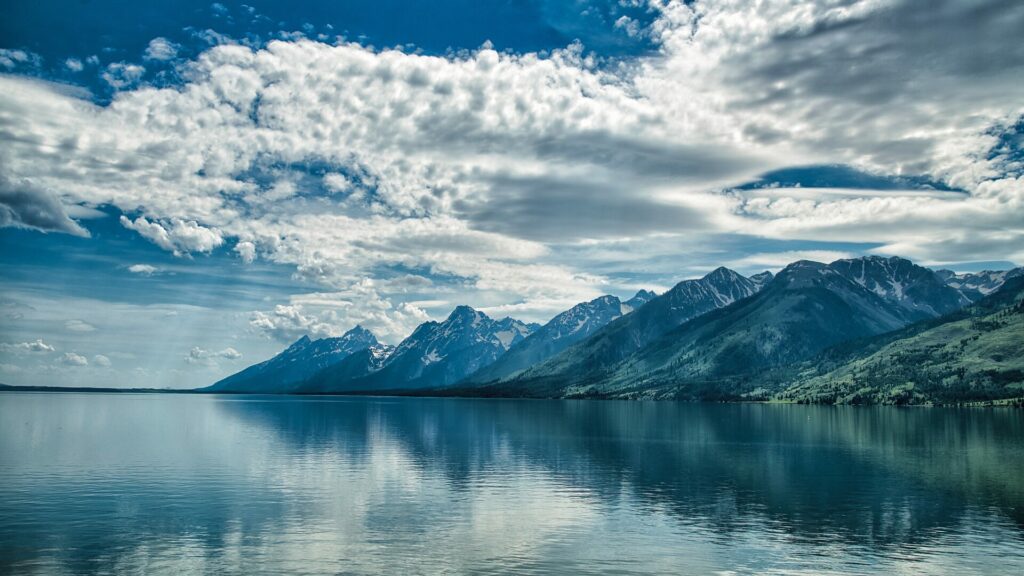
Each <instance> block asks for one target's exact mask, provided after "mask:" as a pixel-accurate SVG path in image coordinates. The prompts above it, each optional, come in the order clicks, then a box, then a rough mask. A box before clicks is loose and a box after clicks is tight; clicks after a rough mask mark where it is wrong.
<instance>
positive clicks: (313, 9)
mask: <svg viewBox="0 0 1024 576" xmlns="http://www.w3.org/2000/svg"><path fill="white" fill-rule="evenodd" d="M1022 25H1024V8H1022V7H1021V5H1020V4H1019V3H1014V2H1005V1H999V0H971V1H969V2H954V1H940V2H937V3H935V4H934V5H932V6H930V7H929V8H928V9H927V10H924V9H922V8H921V6H920V5H919V4H918V3H915V2H909V1H907V2H903V1H894V2H891V3H887V4H885V5H881V4H877V3H869V2H850V3H835V2H824V1H822V2H802V1H801V2H798V1H796V0H793V1H790V0H772V1H770V2H766V3H763V4H762V5H760V6H759V7H756V8H755V7H753V6H747V5H745V4H744V3H730V2H717V1H712V0H707V1H698V2H686V3H681V2H674V1H670V0H658V1H655V2H646V1H641V0H619V1H605V2H589V1H588V2H584V1H570V2H546V1H533V2H531V1H525V0H523V1H515V0H506V1H501V2H463V1H450V2H435V3H412V2H398V1H374V2H369V1H367V2H303V3H297V2H288V3H284V2H255V1H253V2H248V3H246V4H237V3H231V2H222V3H209V2H162V1H156V2H146V3H138V2H103V1H93V2H88V3H83V2H80V1H49V2H47V1H42V2H34V3H20V4H18V5H12V6H10V7H8V9H7V11H6V14H5V18H4V19H3V20H0V84H2V86H0V132H2V134H3V138H2V140H3V141H4V144H2V145H0V261H2V265H3V276H2V278H0V290H2V294H0V305H2V310H0V313H2V314H3V315H4V320H3V322H2V324H0V370H2V371H0V382H8V383H19V384H53V385H112V386H171V387H182V388H187V387H195V386H201V385H205V384H208V383H209V382H212V381H213V380H215V379H217V378H219V377H220V376H223V375H225V374H228V373H230V372H233V371H236V370H237V369H239V368H241V367H244V366H245V365H248V364H250V363H253V362H255V361H259V360H262V359H265V358H267V357H269V356H270V355H272V354H274V353H275V352H277V351H279V350H280V349H281V348H282V347H284V346H285V345H286V344H287V343H288V342H290V341H292V340H294V339H295V338H298V337H299V336H301V335H302V334H306V333H308V334H310V335H311V336H314V337H321V336H328V335H336V334H340V333H342V332H344V331H346V330H347V329H349V328H351V327H352V326H353V325H354V324H356V323H361V324H363V325H364V326H367V327H368V328H370V329H371V330H373V331H374V332H375V333H376V334H377V335H378V337H379V338H381V339H382V340H385V341H388V342H392V343H394V342H397V341H398V340H400V339H401V338H402V337H404V336H405V335H407V334H408V333H409V332H410V331H411V330H412V329H413V328H414V327H415V326H416V325H417V324H418V323H420V322H423V321H425V320H427V319H440V318H443V317H444V316H446V315H447V314H448V312H449V311H450V310H451V309H452V308H453V307H454V306H456V305H458V304H469V305H472V306H474V307H478V308H481V309H484V310H485V311H487V312H488V313H490V314H492V315H495V316H504V315H512V316H515V317H517V318H521V319H523V320H527V321H541V322H543V321H544V320H546V319H548V318H550V317H551V316H552V315H554V314H555V313H557V312H559V311H561V310H563V309H565V308H568V307H569V306H571V305H572V304H574V303H576V302H579V301H582V300H588V299H591V298H593V297H596V296H598V295H600V294H604V293H612V294H616V295H620V296H629V295H631V294H632V293H633V292H635V291H636V290H638V289H640V288H653V289H656V290H664V289H665V288H667V287H669V286H671V285H672V284H674V283H675V282H677V281H678V280H681V279H684V278H689V277H694V276H698V275H701V274H703V273H704V272H706V271H707V270H709V269H712V268H714V267H716V266H719V265H727V266H730V267H733V268H735V269H737V270H738V271H740V272H743V273H754V272H757V271H760V270H764V269H773V270H774V269H778V268H780V267H782V266H784V265H785V264H786V263H788V262H790V261H793V260H796V259H800V258H809V259H816V260H823V261H829V260H832V259H836V258H842V257H849V256H858V255H863V254H884V255H892V254H896V255H902V256H906V257H909V258H912V259H914V260H915V261H918V262H921V263H923V264H926V265H929V266H934V267H950V268H953V269H956V270H960V271H968V270H979V269H986V268H990V269H992V268H995V269H1001V268H1008V267H1011V266H1014V265H1020V264H1022V263H1024V185H1022V176H1024V169H1022V166H1024V154H1022V140H1021V137H1022V136H1021V135H1022V133H1024V123H1022V118H1024V108H1022V107H1021V104H1020V102H1024V93H1022V92H1024V85H1022V83H1021V82H1020V78H1021V77H1022V74H1024V48H1022V47H1021V46H1020V45H1019V42H1017V41H1016V38H1015V37H1016V36H1018V34H1015V31H1019V30H1020V29H1022Z"/></svg>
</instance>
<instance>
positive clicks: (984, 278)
mask: <svg viewBox="0 0 1024 576" xmlns="http://www.w3.org/2000/svg"><path fill="white" fill-rule="evenodd" d="M935 274H936V276H938V277H939V278H940V279H942V280H943V281H944V282H945V283H946V284H947V285H948V286H950V287H951V288H954V289H956V290H957V291H959V292H960V293H961V294H963V295H964V296H966V297H967V298H969V299H970V300H971V301H973V302H976V301H978V300H981V299H982V298H984V297H985V296H988V295H989V294H992V293H993V292H995V291H996V290H999V289H1000V288H1001V287H1002V286H1003V283H1005V282H1006V281H1007V280H1009V279H1011V278H1019V277H1021V276H1024V268H1013V269H1011V270H985V271H983V272H969V273H965V274H957V273H956V272H953V271H952V270H938V271H936V272H935Z"/></svg>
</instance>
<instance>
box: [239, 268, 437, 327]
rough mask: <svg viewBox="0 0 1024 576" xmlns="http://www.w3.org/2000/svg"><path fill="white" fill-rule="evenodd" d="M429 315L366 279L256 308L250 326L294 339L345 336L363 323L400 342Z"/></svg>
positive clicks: (364, 325)
mask: <svg viewBox="0 0 1024 576" xmlns="http://www.w3.org/2000/svg"><path fill="white" fill-rule="evenodd" d="M429 319H430V317H429V316H428V315H427V313H426V312H425V311H423V310H422V309H421V308H419V307H417V306H416V305H414V304H413V303H410V302H403V303H400V304H398V305H393V304H392V303H391V301H390V300H389V299H387V298H384V297H382V296H381V295H380V293H379V291H378V286H377V283H375V282H374V281H372V280H369V279H364V280H362V281H360V282H357V283H354V284H353V285H351V286H349V287H348V288H347V290H344V291H337V292H329V293H327V292H315V293H309V294H301V295H296V296H293V297H292V298H291V300H290V302H289V303H288V304H279V305H277V306H275V307H274V309H273V310H271V311H267V312H263V311H255V312H253V314H252V319H251V321H250V326H251V327H252V328H253V329H254V330H256V331H257V332H260V333H263V334H266V335H267V336H270V337H272V338H275V339H277V340H280V341H282V342H292V341H294V340H296V339H298V338H299V337H301V336H304V335H309V336H310V337H311V338H325V337H331V336H341V335H342V334H343V333H345V332H346V331H348V330H349V329H350V328H352V327H353V326H355V325H356V324H359V325H362V326H363V327H364V328H366V329H368V330H370V331H371V332H373V333H374V335H375V336H377V338H379V339H380V340H382V341H384V342H392V343H397V342H398V341H399V340H401V339H402V338H404V337H405V336H407V335H409V333H410V332H412V330H413V329H414V328H415V327H416V326H418V325H419V324H422V323H423V322H426V321H427V320H429Z"/></svg>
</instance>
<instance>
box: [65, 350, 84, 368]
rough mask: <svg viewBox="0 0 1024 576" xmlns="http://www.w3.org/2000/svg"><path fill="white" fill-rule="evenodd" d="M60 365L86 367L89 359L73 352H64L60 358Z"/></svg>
mask: <svg viewBox="0 0 1024 576" xmlns="http://www.w3.org/2000/svg"><path fill="white" fill-rule="evenodd" d="M60 362H61V364H64V365H66V366H88V365H89V359H88V358H86V357H85V356H82V355H80V354H75V353H74V352H65V353H64V355H63V356H61V358H60Z"/></svg>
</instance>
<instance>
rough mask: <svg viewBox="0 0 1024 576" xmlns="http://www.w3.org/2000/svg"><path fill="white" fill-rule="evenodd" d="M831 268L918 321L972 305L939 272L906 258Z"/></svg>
mask: <svg viewBox="0 0 1024 576" xmlns="http://www.w3.org/2000/svg"><path fill="white" fill-rule="evenodd" d="M829 268H832V269H833V270H835V271H836V272H839V273H840V274H842V275H843V276H844V277H845V278H847V279H849V280H852V281H854V282H856V283H857V284H860V285H861V286H863V287H864V288H867V289H868V290H870V291H872V292H874V293H875V294H878V295H879V296H881V297H882V298H884V299H886V300H888V301H890V302H894V303H896V304H898V305H900V306H902V307H903V308H905V309H907V310H908V311H910V312H912V316H913V317H914V318H916V319H925V318H934V317H936V316H941V315H943V314H948V313H950V312H952V311H954V310H958V309H960V308H963V307H964V306H966V305H968V304H970V303H971V300H970V299H968V298H967V297H966V296H964V295H963V294H962V293H961V292H960V291H959V290H957V289H956V288H953V287H951V286H948V285H947V284H946V283H945V282H943V280H942V279H941V278H940V277H939V276H938V275H936V273H935V272H933V271H931V270H929V269H928V268H924V267H923V266H918V265H917V264H914V263H913V262H911V261H910V260H907V259H905V258H899V257H896V256H893V257H891V258H882V257H881V256H865V257H863V258H851V259H845V260H836V261H835V262H832V263H831V264H829Z"/></svg>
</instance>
